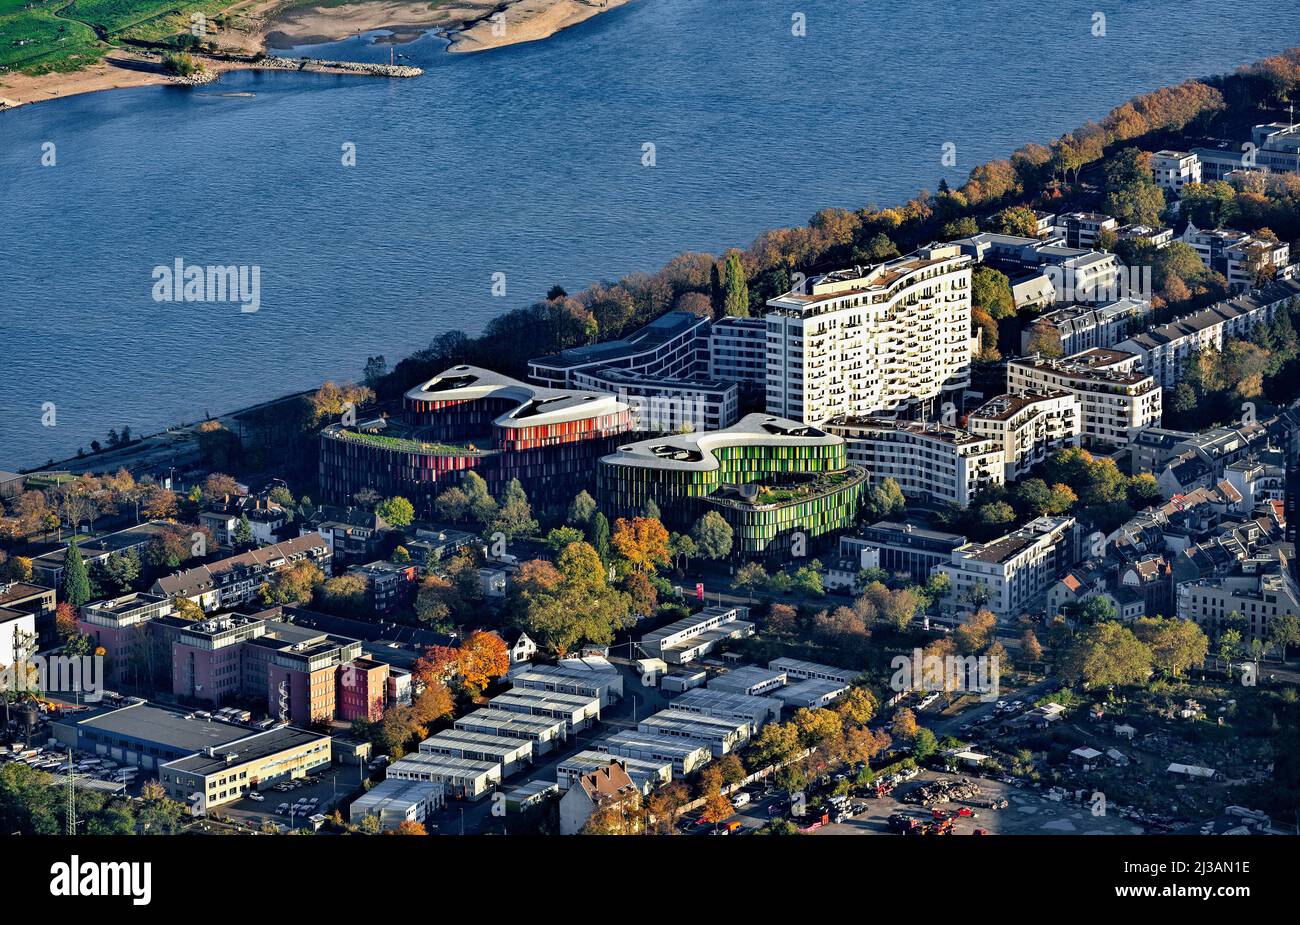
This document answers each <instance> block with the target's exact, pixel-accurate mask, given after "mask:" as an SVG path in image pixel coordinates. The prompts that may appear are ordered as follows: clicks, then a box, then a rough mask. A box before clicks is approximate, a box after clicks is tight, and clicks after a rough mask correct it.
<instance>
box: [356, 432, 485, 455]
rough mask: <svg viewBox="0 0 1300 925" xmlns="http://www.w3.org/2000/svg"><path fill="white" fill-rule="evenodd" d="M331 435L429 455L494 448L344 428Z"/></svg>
mask: <svg viewBox="0 0 1300 925" xmlns="http://www.w3.org/2000/svg"><path fill="white" fill-rule="evenodd" d="M331 436H333V437H335V438H337V439H340V440H352V441H355V442H357V443H368V444H370V445H371V446H377V447H380V448H382V449H386V450H394V451H397V452H401V453H423V454H425V455H427V456H481V455H484V454H486V453H488V452H490V451H491V450H492V447H491V445H490V444H479V443H441V442H438V441H425V440H417V439H414V438H411V437H390V436H388V435H387V434H371V433H366V432H364V431H357V430H346V429H343V428H339V429H338V430H335V431H333V432H332V433H331Z"/></svg>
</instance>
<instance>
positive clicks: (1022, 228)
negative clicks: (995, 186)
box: [989, 206, 1038, 238]
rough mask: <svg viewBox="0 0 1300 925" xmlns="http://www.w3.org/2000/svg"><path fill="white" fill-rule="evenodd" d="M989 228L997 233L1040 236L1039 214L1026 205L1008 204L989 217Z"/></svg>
mask: <svg viewBox="0 0 1300 925" xmlns="http://www.w3.org/2000/svg"><path fill="white" fill-rule="evenodd" d="M989 230H990V231H992V232H994V233H995V234H1010V235H1017V236H1019V237H1022V238H1035V237H1037V236H1038V216H1036V215H1034V212H1033V210H1032V209H1029V208H1027V207H1025V206H1007V207H1006V208H1005V209H1003V210H1002V211H1001V212H997V213H995V214H994V215H993V217H992V218H990V219H989Z"/></svg>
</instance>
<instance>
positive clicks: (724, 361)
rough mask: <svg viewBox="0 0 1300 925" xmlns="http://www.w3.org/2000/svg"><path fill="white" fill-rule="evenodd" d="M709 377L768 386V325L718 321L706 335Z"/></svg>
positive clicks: (744, 320)
mask: <svg viewBox="0 0 1300 925" xmlns="http://www.w3.org/2000/svg"><path fill="white" fill-rule="evenodd" d="M709 378H710V379H721V380H722V381H723V382H741V383H747V384H751V385H756V386H759V387H764V386H766V384H767V322H766V321H765V320H764V319H762V318H720V319H719V320H717V321H715V322H713V328H712V329H711V330H710V332H709Z"/></svg>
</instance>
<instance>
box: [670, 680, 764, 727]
mask: <svg viewBox="0 0 1300 925" xmlns="http://www.w3.org/2000/svg"><path fill="white" fill-rule="evenodd" d="M672 707H673V709H674V710H685V711H686V712H688V713H703V714H705V715H707V716H716V717H718V718H720V719H734V720H739V721H741V722H746V723H749V725H750V727H751V728H752V729H753V731H754V733H755V734H757V732H758V731H759V730H760V729H762V728H763V725H764V724H765V723H768V722H776V721H777V720H779V719H780V718H781V701H780V700H778V699H776V696H772V697H751V696H749V695H748V694H732V693H728V692H726V691H715V690H698V689H697V690H692V691H687V692H686V693H684V694H682V696H680V697H678V698H676V699H674V700H673V702H672Z"/></svg>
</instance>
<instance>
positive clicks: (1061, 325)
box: [1020, 299, 1151, 356]
mask: <svg viewBox="0 0 1300 925" xmlns="http://www.w3.org/2000/svg"><path fill="white" fill-rule="evenodd" d="M1150 312H1151V303H1150V302H1148V301H1147V300H1145V299H1117V300H1116V301H1114V302H1106V303H1104V304H1101V305H1066V306H1063V307H1061V308H1058V309H1056V310H1055V311H1051V312H1048V313H1047V314H1045V315H1043V316H1042V317H1040V318H1038V319H1036V320H1035V321H1034V323H1033V324H1031V325H1027V326H1026V327H1025V328H1024V330H1023V331H1022V332H1021V334H1020V350H1021V352H1022V353H1025V354H1030V353H1035V352H1037V351H1036V349H1035V341H1036V340H1037V341H1039V342H1040V343H1039V345H1038V346H1039V347H1040V348H1041V341H1042V340H1043V339H1044V338H1047V339H1048V340H1050V341H1051V342H1052V343H1054V344H1055V345H1056V346H1057V347H1058V349H1059V350H1060V352H1061V355H1062V356H1070V355H1071V354H1074V353H1081V352H1083V351H1084V350H1092V349H1093V348H1095V347H1114V346H1115V345H1116V344H1118V343H1119V342H1120V341H1122V340H1124V339H1125V338H1126V337H1128V336H1129V334H1130V333H1131V332H1133V331H1134V330H1135V329H1137V328H1138V327H1140V326H1141V324H1142V322H1143V319H1145V318H1146V316H1147V315H1148V314H1150Z"/></svg>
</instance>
